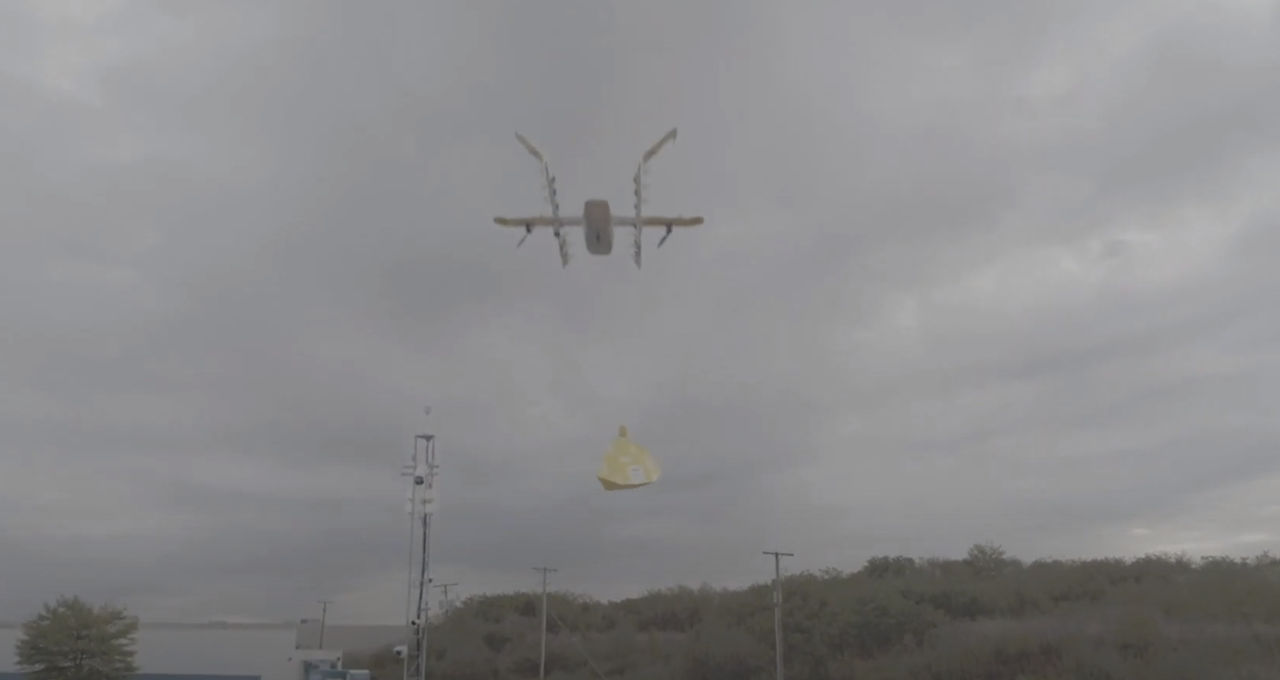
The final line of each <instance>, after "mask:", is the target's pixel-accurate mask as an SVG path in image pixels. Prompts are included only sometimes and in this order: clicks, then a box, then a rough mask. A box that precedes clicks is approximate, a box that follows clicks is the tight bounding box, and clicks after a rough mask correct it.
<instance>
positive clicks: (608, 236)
mask: <svg viewBox="0 0 1280 680" xmlns="http://www.w3.org/2000/svg"><path fill="white" fill-rule="evenodd" d="M582 238H583V240H584V241H586V242H587V252H588V253H591V254H592V255H608V254H609V253H612V252H613V213H612V212H611V211H610V210H609V202H608V201H605V200H602V199H598V198H593V199H591V200H589V201H587V202H586V203H584V204H583V205H582Z"/></svg>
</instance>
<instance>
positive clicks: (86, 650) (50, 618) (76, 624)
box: [14, 597, 138, 680]
mask: <svg viewBox="0 0 1280 680" xmlns="http://www.w3.org/2000/svg"><path fill="white" fill-rule="evenodd" d="M137 633H138V620H137V619H136V618H134V617H132V616H130V615H129V614H128V612H127V611H125V610H124V609H123V608H120V607H114V606H111V605H107V604H104V605H100V606H97V607H94V606H93V605H90V604H89V603H88V602H85V601H84V600H82V599H80V598H79V597H59V598H58V600H57V602H55V603H54V604H49V603H47V602H46V603H45V605H44V609H43V610H42V611H41V612H40V613H39V614H37V615H35V616H34V617H32V618H31V619H30V620H28V621H27V622H26V623H23V624H22V636H21V637H20V638H19V639H18V644H17V646H16V649H15V653H14V656H15V657H16V658H17V665H18V668H19V670H21V671H22V672H23V673H25V674H27V675H28V676H29V677H30V678H31V680H124V679H125V678H126V677H128V676H129V675H131V674H133V673H137V672H138V666H137V664H136V663H135V661H134V657H135V656H136V654H137V652H136V651H135V650H134V645H135V644H136V642H137V637H136V636H137Z"/></svg>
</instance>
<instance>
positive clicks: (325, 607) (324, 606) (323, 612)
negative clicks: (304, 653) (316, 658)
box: [316, 600, 333, 649]
mask: <svg viewBox="0 0 1280 680" xmlns="http://www.w3.org/2000/svg"><path fill="white" fill-rule="evenodd" d="M316 602H319V603H320V644H318V645H316V647H317V648H318V649H324V622H325V619H327V618H328V617H329V605H331V604H333V600H316Z"/></svg>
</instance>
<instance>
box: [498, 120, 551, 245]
mask: <svg viewBox="0 0 1280 680" xmlns="http://www.w3.org/2000/svg"><path fill="white" fill-rule="evenodd" d="M516 140H517V141H519V142H520V145H521V146H523V147H524V148H525V151H528V152H529V155H531V156H533V157H534V158H536V159H537V160H538V164H539V165H540V166H541V168H542V183H543V188H544V190H545V191H546V200H547V203H549V204H550V206H551V215H550V217H549V219H550V223H549V224H547V225H546V226H549V227H551V231H552V233H554V234H555V237H556V243H557V244H558V245H559V246H560V265H561V266H562V267H568V266H569V240H568V239H566V238H565V237H564V234H563V233H562V232H561V231H560V227H563V226H566V225H565V223H564V221H563V220H562V219H561V217H560V200H559V198H557V197H556V176H555V175H554V174H552V173H551V164H550V163H548V162H547V159H546V158H545V157H544V156H543V155H542V152H541V151H538V148H537V147H536V146H534V145H533V143H531V142H530V141H529V140H528V139H526V138H525V136H524V135H522V134H520V133H519V132H517V133H516ZM495 221H496V220H495ZM499 224H501V223H499ZM521 225H522V226H525V225H527V223H523V222H522V223H521ZM530 231H531V230H530V229H528V228H526V233H525V236H528V235H529V233H530ZM520 242H521V243H524V239H521V240H520ZM517 247H518V246H517Z"/></svg>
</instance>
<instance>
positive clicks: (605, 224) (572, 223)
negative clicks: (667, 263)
mask: <svg viewBox="0 0 1280 680" xmlns="http://www.w3.org/2000/svg"><path fill="white" fill-rule="evenodd" d="M675 138H676V130H675V128H672V129H671V132H668V133H667V134H666V135H665V136H663V138H662V139H660V140H658V143H657V144H654V145H653V146H652V147H649V150H648V151H646V152H645V154H644V156H643V157H642V158H641V159H640V165H639V166H638V167H637V168H636V176H635V185H636V206H635V207H636V213H635V216H633V217H625V216H622V215H614V214H613V213H612V212H611V211H610V209H609V202H608V201H605V200H601V199H591V200H589V201H587V202H586V203H585V204H583V206H582V214H581V215H561V214H560V203H559V200H558V199H557V198H556V176H555V175H553V174H551V166H550V165H549V164H548V163H547V160H546V159H545V158H543V156H542V152H540V151H538V150H537V149H536V148H535V147H534V146H533V145H532V144H530V143H529V140H527V139H525V138H524V135H521V134H520V133H519V132H517V133H516V139H517V140H519V141H520V144H522V145H523V146H524V148H525V149H526V150H528V152H529V153H530V154H532V155H533V157H534V158H536V159H538V162H539V163H541V164H542V180H543V184H544V186H545V188H546V192H547V202H548V203H550V204H551V214H550V215H538V216H536V217H495V218H493V221H494V222H495V223H497V224H500V225H502V226H504V227H522V228H524V236H523V237H521V238H520V242H519V243H517V244H516V247H517V248H519V247H520V246H521V245H523V244H524V241H525V239H527V238H529V234H532V233H533V228H534V227H550V228H551V233H553V234H555V237H556V242H557V243H558V244H559V245H560V264H561V265H562V266H565V267H567V266H569V241H568V240H567V239H565V237H564V233H563V232H562V231H561V230H562V228H564V227H583V232H582V236H583V240H585V241H586V242H587V252H588V253H591V254H592V255H608V254H609V253H611V252H613V228H614V227H615V226H624V227H634V228H635V230H636V232H635V246H634V250H633V253H634V255H635V262H636V268H639V267H640V244H641V238H640V237H641V235H642V234H643V232H644V228H645V227H665V228H666V230H667V232H666V233H665V234H663V236H662V239H661V240H659V241H658V247H659V248H661V247H662V244H663V243H665V242H666V240H667V238H668V237H669V236H671V230H672V229H674V228H675V227H696V226H698V225H699V224H702V218H701V217H654V216H645V215H642V214H641V210H640V207H641V205H643V203H644V196H643V189H644V186H643V183H642V176H643V175H644V174H645V172H647V171H648V164H649V161H650V160H652V159H653V157H654V156H656V155H657V154H658V151H660V150H662V147H664V146H666V144H667V142H671V141H673V140H675Z"/></svg>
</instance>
